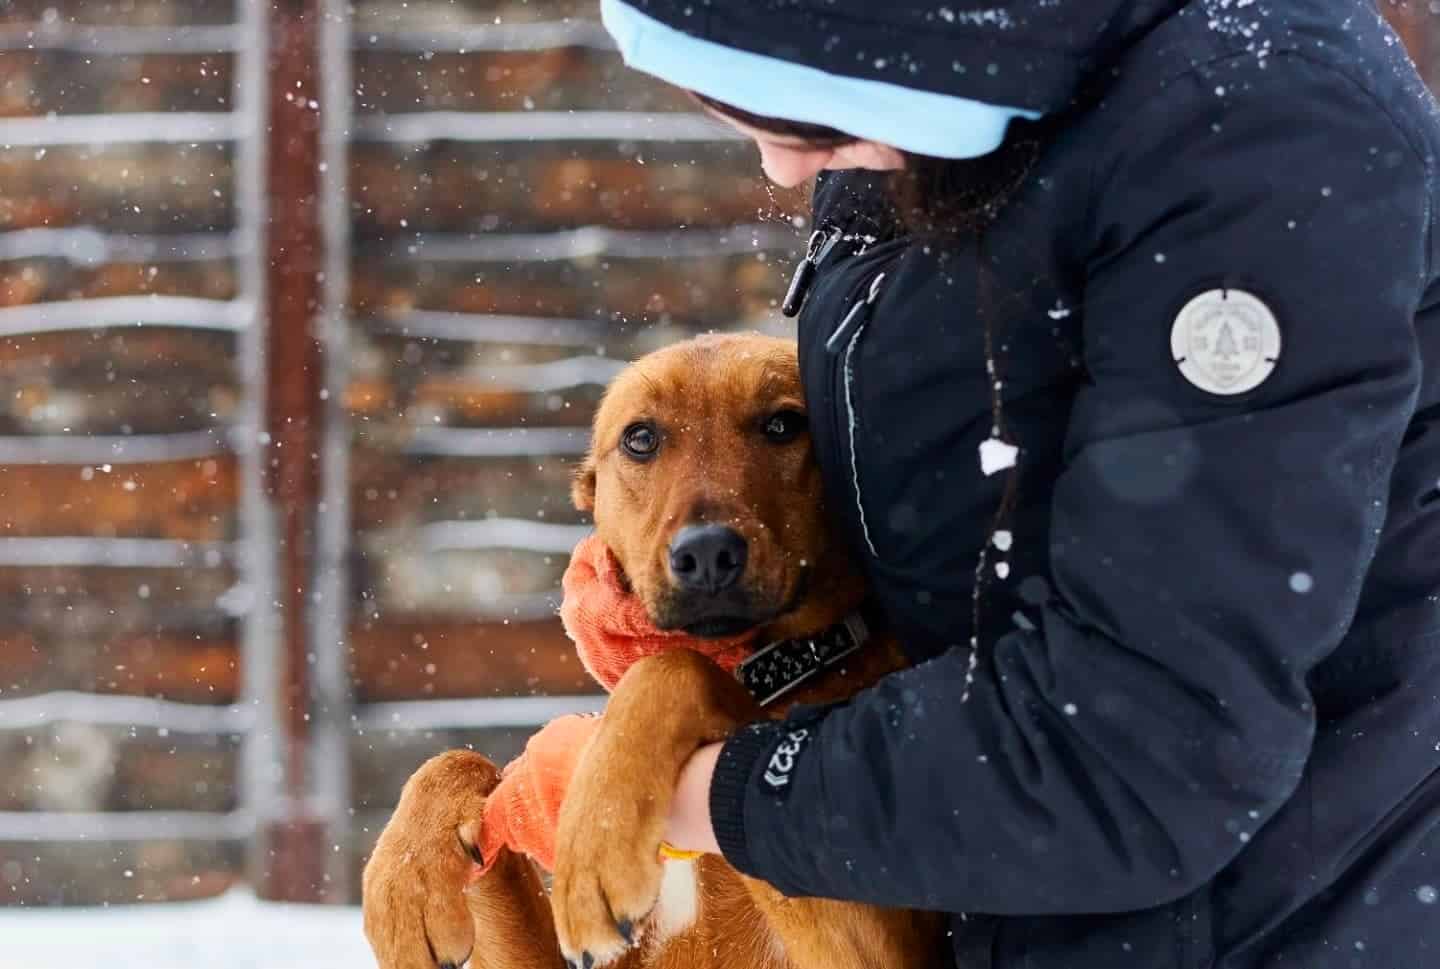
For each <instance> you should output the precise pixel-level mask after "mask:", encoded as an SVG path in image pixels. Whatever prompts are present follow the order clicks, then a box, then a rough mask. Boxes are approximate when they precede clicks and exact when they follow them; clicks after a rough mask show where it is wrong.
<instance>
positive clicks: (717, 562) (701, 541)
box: [670, 525, 748, 592]
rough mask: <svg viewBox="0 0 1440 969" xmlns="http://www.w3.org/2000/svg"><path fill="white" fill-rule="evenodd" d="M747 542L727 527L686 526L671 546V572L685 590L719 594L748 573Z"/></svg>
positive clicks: (677, 534)
mask: <svg viewBox="0 0 1440 969" xmlns="http://www.w3.org/2000/svg"><path fill="white" fill-rule="evenodd" d="M747 554H748V549H747V548H746V546H745V539H744V537H742V536H741V534H740V533H739V532H737V531H735V529H733V528H727V527H725V526H724V525H687V526H686V527H684V528H682V529H680V531H679V532H678V533H676V535H675V538H674V540H673V541H672V542H671V543H670V571H671V572H673V573H675V580H676V581H677V582H679V583H680V585H681V587H682V588H685V589H691V590H694V591H696V592H719V591H721V590H722V589H728V588H730V587H731V586H732V585H734V584H735V583H736V582H737V581H739V579H740V576H741V575H742V574H743V573H744V572H745V558H746V556H747Z"/></svg>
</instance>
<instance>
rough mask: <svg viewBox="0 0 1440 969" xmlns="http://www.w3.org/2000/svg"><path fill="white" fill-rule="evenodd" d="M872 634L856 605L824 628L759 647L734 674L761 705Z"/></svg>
mask: <svg viewBox="0 0 1440 969" xmlns="http://www.w3.org/2000/svg"><path fill="white" fill-rule="evenodd" d="M873 635H874V624H873V621H872V620H871V619H870V618H868V617H867V616H866V615H865V614H863V613H862V611H861V610H858V609H857V610H856V611H854V612H852V613H850V615H848V616H846V617H845V618H844V619H842V620H840V621H839V622H837V623H836V624H835V625H833V626H831V627H830V628H829V629H826V630H825V631H824V632H821V633H817V634H816V635H814V636H808V637H804V638H801V639H781V640H778V641H776V642H773V643H771V644H770V645H768V646H765V647H763V648H762V649H760V650H759V651H758V652H756V653H755V654H754V655H752V656H749V657H747V658H746V659H745V661H744V662H742V663H741V664H740V665H739V666H738V667H737V668H736V670H735V676H736V678H737V679H738V680H739V681H740V682H741V683H743V684H744V685H745V688H746V689H747V690H749V691H750V695H751V696H753V697H754V698H755V701H756V702H757V703H759V704H760V705H761V706H762V707H763V706H765V705H766V704H768V703H771V702H772V701H774V700H775V699H777V698H778V697H781V696H784V695H785V694H786V693H789V692H790V691H791V690H793V689H795V687H797V686H799V685H800V684H801V683H804V682H805V681H806V680H808V679H810V678H811V677H813V676H815V674H817V673H821V672H824V671H825V670H828V669H830V668H831V667H833V666H835V665H836V664H838V663H839V662H840V661H841V660H842V659H844V658H845V657H846V656H849V655H850V654H851V653H853V652H855V651H856V650H858V649H859V648H860V647H861V646H864V645H865V643H866V642H868V641H869V640H870V638H871V636H873Z"/></svg>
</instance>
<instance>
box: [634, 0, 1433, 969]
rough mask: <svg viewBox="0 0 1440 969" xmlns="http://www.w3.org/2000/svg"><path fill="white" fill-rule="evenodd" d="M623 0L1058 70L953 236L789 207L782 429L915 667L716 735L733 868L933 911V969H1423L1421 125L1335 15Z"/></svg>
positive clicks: (1427, 508) (796, 32)
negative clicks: (995, 458) (988, 215)
mask: <svg viewBox="0 0 1440 969" xmlns="http://www.w3.org/2000/svg"><path fill="white" fill-rule="evenodd" d="M638 5H639V6H642V7H643V8H644V9H645V10H646V12H648V13H649V14H650V15H651V16H653V17H657V18H659V19H662V20H666V21H668V22H671V23H673V24H674V25H675V26H677V27H679V28H680V29H682V30H686V31H690V32H695V33H700V34H702V35H704V36H708V37H710V38H711V39H714V40H718V41H720V42H722V43H726V44H733V45H736V46H742V47H748V48H749V49H752V50H757V51H761V52H764V53H769V54H772V55H776V56H782V57H788V58H791V59H797V60H802V61H804V62H807V63H810V64H812V65H813V66H819V67H822V68H823V67H834V68H835V69H837V70H841V71H845V70H849V71H852V72H867V73H870V74H873V75H875V76H881V77H882V79H884V77H885V73H886V71H894V70H896V68H895V67H894V62H895V61H896V60H897V58H894V57H891V58H880V57H873V58H872V57H869V56H867V57H865V58H863V60H861V59H857V58H856V57H855V51H854V50H853V49H852V48H853V46H854V45H855V44H859V43H861V42H862V41H861V40H857V39H856V38H863V45H864V46H865V49H866V51H867V52H870V53H872V54H873V53H874V52H876V51H883V50H885V49H886V46H885V45H892V46H895V45H899V49H900V50H902V51H904V52H905V53H907V54H908V55H911V56H909V57H908V64H909V65H915V66H914V67H911V68H909V73H908V74H903V75H900V76H894V77H889V78H888V79H891V80H895V81H896V82H897V83H907V84H913V85H916V86H922V87H923V86H926V85H932V86H935V87H944V88H945V89H947V90H952V91H953V90H956V89H957V85H959V86H960V88H961V89H962V93H965V94H967V95H968V96H972V97H976V98H981V99H985V100H990V101H993V102H997V103H1001V104H1008V105H1018V106H1025V107H1036V108H1042V109H1044V110H1046V111H1049V112H1055V111H1058V110H1061V109H1064V108H1066V106H1067V105H1070V104H1071V102H1072V101H1074V99H1076V98H1081V97H1088V98H1090V100H1089V101H1082V102H1081V106H1080V107H1078V108H1073V109H1072V110H1073V112H1074V113H1073V115H1072V116H1070V117H1069V118H1068V119H1067V121H1066V123H1065V125H1064V127H1063V129H1062V130H1061V131H1060V133H1059V134H1058V135H1057V136H1056V137H1055V138H1054V139H1053V140H1052V141H1051V142H1050V144H1049V146H1048V148H1047V149H1046V150H1045V152H1044V153H1043V155H1042V156H1041V157H1040V159H1039V161H1038V163H1037V164H1036V166H1035V168H1034V170H1033V172H1032V174H1031V175H1030V177H1029V179H1028V180H1027V181H1026V183H1025V184H1024V186H1023V188H1021V190H1020V191H1019V192H1018V194H1016V195H1015V196H1014V197H1013V199H1012V200H1011V201H1010V203H1009V204H1008V205H1007V206H1006V207H1005V208H1004V210H1003V211H1002V212H1001V214H1000V215H999V217H998V219H997V220H996V221H995V223H994V224H993V225H992V226H991V227H990V228H989V229H988V230H987V231H986V232H985V233H984V237H983V244H982V245H979V246H977V245H976V243H975V242H974V241H973V240H971V241H966V240H960V241H936V240H934V239H924V238H910V237H905V236H897V235H895V234H894V229H893V227H891V226H887V225H885V224H883V223H882V224H877V223H875V222H873V221H872V220H870V218H869V217H868V215H867V213H868V212H869V211H871V210H872V208H873V205H872V203H873V191H872V190H870V189H867V188H865V185H866V184H867V181H868V180H867V179H866V178H865V177H863V176H861V175H844V176H834V177H830V178H827V179H826V180H825V181H824V183H823V185H822V188H821V190H820V191H819V192H818V194H817V198H816V212H815V218H816V222H817V225H818V226H819V227H820V228H821V229H822V230H829V229H831V228H832V227H833V228H835V229H838V230H839V235H838V238H839V241H838V242H837V244H836V245H835V247H834V248H833V249H831V250H830V251H829V253H828V254H827V256H826V258H825V260H824V261H823V262H822V263H821V264H820V266H819V269H818V273H817V276H816V280H815V283H814V285H813V287H812V289H811V291H810V293H809V296H808V299H807V301H806V304H805V306H804V309H803V312H802V314H801V317H800V324H799V327H800V334H799V335H800V341H801V357H802V367H803V371H804V378H805V383H806V393H807V396H808V399H809V408H810V412H811V422H812V429H813V437H814V442H815V446H816V448H817V451H818V455H819V458H820V461H821V465H822V467H823V469H824V472H825V474H826V483H827V489H828V493H829V495H830V497H831V504H832V506H833V509H834V513H835V517H836V527H837V528H839V529H841V530H842V531H843V533H844V534H845V535H846V536H848V538H849V539H850V541H851V544H852V546H853V547H854V549H855V552H856V554H857V555H859V556H862V557H863V560H864V562H865V566H866V570H867V572H868V575H869V578H870V580H871V582H872V584H873V587H874V590H875V593H876V596H877V598H878V600H879V603H880V604H881V605H882V607H883V609H884V611H885V613H886V614H887V616H888V619H889V621H890V622H891V623H892V624H893V626H894V628H895V629H896V630H897V631H898V633H899V635H900V637H901V641H902V642H903V643H904V644H905V646H906V648H907V649H908V650H909V651H910V653H911V654H912V657H913V658H914V660H915V661H916V663H917V665H916V666H915V667H914V668H912V669H910V670H907V671H905V672H902V673H899V674H896V675H893V676H891V677H889V678H887V679H886V680H885V681H884V682H882V683H881V684H880V685H879V686H877V687H876V688H874V689H871V690H869V691H867V692H865V693H863V694H862V695H860V696H859V697H857V698H855V699H854V700H853V701H851V702H848V703H845V704H840V705H836V706H834V707H829V708H823V709H807V710H802V711H799V712H797V713H796V714H794V715H793V717H792V722H790V723H787V724H780V725H759V726H756V727H752V728H749V729H747V730H746V731H744V732H742V733H740V734H738V735H737V736H735V737H734V738H732V739H731V740H730V741H729V742H728V743H727V744H726V746H725V749H724V751H723V754H722V758H721V761H720V765H719V768H718V770H717V773H716V777H715V781H714V784H713V787H712V792H711V806H712V813H713V816H714V822H715V826H716V831H717V835H718V837H719V839H720V843H721V845H722V848H723V850H724V852H725V855H726V857H727V858H728V859H729V860H730V861H731V862H732V863H733V864H734V865H735V866H736V867H738V868H739V869H741V870H742V871H745V872H748V873H751V874H753V875H756V876H758V877H761V878H763V879H766V880H767V881H769V882H771V883H773V884H774V885H775V886H777V887H778V888H780V889H782V890H783V891H785V892H787V893H790V894H797V895H822V896H830V897H836V898H843V899H856V900H863V901H868V902H874V903H880V904H885V905H905V906H918V907H925V908H933V909H940V910H944V911H948V912H954V913H967V914H966V915H965V916H964V917H961V916H959V915H957V917H956V918H955V919H954V921H953V927H954V939H955V948H956V951H957V954H958V955H959V957H960V959H961V964H962V965H963V966H964V967H966V969H980V967H986V966H993V967H996V969H1020V967H1025V969H1131V967H1133V969H1171V967H1188V969H1193V967H1212V966H1216V967H1227V969H1242V967H1243V969H1251V967H1260V966H1267V967H1270V966H1294V967H1300V969H1331V967H1334V969H1341V967H1345V969H1350V967H1373V969H1422V967H1429V966H1436V965H1440V601H1437V593H1440V288H1437V286H1436V280H1437V264H1436V256H1437V239H1436V235H1435V202H1436V196H1437V192H1436V181H1435V178H1436V174H1435V163H1436V158H1437V156H1440V150H1437V149H1440V125H1437V120H1436V112H1435V107H1434V105H1433V103H1432V101H1431V99H1430V96H1429V94H1428V93H1427V92H1426V91H1425V90H1424V89H1423V86H1422V85H1421V83H1420V81H1419V80H1418V78H1417V76H1416V74H1415V72H1414V69H1413V67H1412V66H1411V65H1410V63H1409V62H1408V61H1407V60H1406V58H1405V55H1404V53H1403V51H1402V49H1401V47H1400V46H1399V44H1398V42H1397V41H1396V38H1395V37H1394V36H1393V35H1392V34H1391V32H1390V31H1389V29H1388V28H1387V27H1386V26H1385V25H1384V23H1383V21H1382V20H1381V19H1380V18H1379V16H1378V15H1377V14H1376V12H1375V10H1374V9H1373V7H1372V6H1371V4H1370V3H1369V2H1368V0H1251V2H1246V0H1191V2H1188V3H1179V2H1174V3H1166V2H1149V3H1147V2H1127V0H1091V2H1080V0H1061V2H1058V3H1056V2H1050V3H1045V2H1037V3H1025V4H1020V3H1010V4H1000V6H1003V7H1005V8H1006V9H1007V10H1008V11H1009V12H1010V13H1009V15H1008V16H1007V18H1006V20H1007V22H1008V23H1009V25H1010V26H1009V28H1007V29H1005V30H1003V31H1000V30H996V29H994V28H993V21H992V26H990V27H986V26H976V25H974V24H971V23H969V22H967V21H966V20H965V19H964V18H959V19H958V20H957V19H955V18H948V19H946V20H945V22H944V23H943V24H942V23H940V21H938V20H936V18H935V16H934V13H935V6H934V5H931V4H905V3H891V4H878V3H874V4H872V3H869V2H864V3H861V2H859V0H814V2H809V3H798V4H797V3H785V4H780V3H773V4H763V6H764V7H765V8H766V11H767V12H766V15H765V17H763V18H762V17H759V16H758V15H755V14H754V13H753V10H754V8H755V7H756V6H757V4H736V5H733V6H732V5H728V4H726V5H721V4H709V5H707V4H704V3H698V2H692V0H683V2H682V0H676V2H673V3H669V2H661V0H651V2H648V3H641V4H638ZM741 8H744V9H748V10H751V11H752V13H751V15H750V16H749V19H748V20H743V21H742V18H740V17H739V15H738V14H736V15H735V16H734V18H732V17H731V16H730V14H728V13H727V11H734V10H738V9H741ZM697 10H699V13H696V11H697ZM757 21H758V22H763V23H766V24H768V25H770V26H768V27H766V28H762V29H760V30H759V31H757V30H756V29H755V24H756V22H757ZM1097 25H1100V26H1098V27H1097ZM900 60H907V59H906V58H900ZM956 63H964V64H972V65H986V67H985V69H976V70H970V71H968V73H966V74H965V75H964V77H965V78H968V79H969V80H968V81H963V82H962V81H957V80H956V79H955V77H954V76H953V72H952V65H953V64H956ZM857 64H858V65H859V66H857ZM885 64H888V65H889V66H888V67H886V66H884V65H885ZM942 73H944V74H945V75H946V76H945V77H943V78H942V77H940V74H942ZM966 84H969V85H971V86H970V87H968V88H967V87H964V85H966ZM935 123H936V124H943V123H944V119H943V118H936V119H935ZM882 274H883V278H882ZM877 279H878V280H880V282H879V283H876V282H875V281H876V280H877ZM872 292H873V293H874V299H873V301H872V300H870V299H869V297H870V296H871V294H872ZM857 303H860V304H862V305H861V308H860V309H859V310H858V311H857V312H856V313H855V314H854V315H853V316H851V315H850V311H851V309H852V308H853V307H855V305H856V304H857ZM847 316H850V323H849V326H848V327H847V328H846V329H844V330H843V331H841V332H840V333H838V334H837V333H836V329H837V326H839V324H840V322H841V321H842V320H843V319H845V318H846V317H847ZM987 330H988V333H989V339H990V342H991V350H990V352H989V353H988V354H987V349H986V333H987ZM992 371H993V372H992ZM1237 374H1248V375H1249V376H1248V377H1246V378H1244V379H1242V378H1241V377H1237ZM1227 381H1228V383H1227ZM1237 381H1240V382H1239V383H1238V384H1237ZM1251 382H1254V384H1255V385H1254V386H1253V387H1250V389H1248V390H1246V391H1245V392H1243V393H1235V392H1232V391H1234V390H1235V389H1236V387H1237V386H1242V387H1243V386H1246V385H1248V384H1249V383H1251ZM993 390H998V396H999V400H1000V406H999V409H998V412H997V411H996V409H995V408H993V407H992V391H993ZM992 435H998V437H999V438H1000V439H1002V440H1004V441H1006V442H1009V443H1011V444H1014V445H1016V446H1018V447H1019V449H1020V451H1019V458H1018V463H1017V464H1016V465H1015V466H1014V467H1013V468H1010V469H1002V470H1001V471H999V472H996V473H994V474H992V475H989V476H986V475H984V474H982V472H981V468H980V464H979V461H978V457H977V451H978V449H979V447H980V445H981V444H982V442H984V441H985V440H986V439H987V438H990V437H992ZM992 447H993V445H992ZM1007 489H1011V490H1012V491H1013V494H1012V498H1011V501H1010V502H1009V504H1010V507H1009V508H1008V509H1007V510H1005V511H1004V512H1003V514H1002V515H1001V520H1000V521H999V523H998V528H999V531H998V532H996V533H994V534H992V530H993V529H994V528H995V527H996V525H995V519H996V516H997V512H1000V511H1001V509H1000V505H1001V501H1002V496H1003V495H1005V494H1006V492H1007ZM982 551H984V558H983V559H982V558H981V555H982ZM977 564H978V565H979V566H980V567H979V569H978V573H977ZM977 574H978V575H980V576H981V577H982V578H983V584H982V588H981V595H980V599H979V604H978V612H979V615H980V623H979V627H978V628H972V618H973V615H974V613H975V610H976V604H975V603H974V602H972V594H973V592H974V589H975V583H976V578H977ZM972 637H973V649H972ZM972 657H973V660H974V669H973V672H972V671H971V663H972ZM799 725H804V726H806V727H807V730H806V733H805V734H803V737H804V739H803V740H802V741H800V742H798V743H797V742H795V741H794V740H791V741H790V746H789V748H788V749H791V750H793V749H795V748H796V747H798V753H797V754H795V756H794V757H793V758H790V757H786V758H784V766H785V767H786V768H787V771H788V772H787V774H786V778H787V782H786V783H785V784H784V785H783V786H779V787H777V786H775V785H774V784H773V783H771V782H769V781H767V780H766V778H765V773H766V769H767V765H772V766H773V764H772V760H771V759H772V755H773V754H774V752H775V750H776V748H777V746H778V745H779V744H780V743H781V742H782V741H784V740H785V738H786V736H787V735H789V734H790V733H791V731H792V730H794V729H795V728H796V727H797V726H799ZM795 736H802V735H799V734H795Z"/></svg>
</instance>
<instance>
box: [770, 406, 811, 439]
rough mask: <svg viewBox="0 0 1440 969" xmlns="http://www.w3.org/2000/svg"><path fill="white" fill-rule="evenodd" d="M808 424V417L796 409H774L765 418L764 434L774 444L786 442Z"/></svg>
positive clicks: (802, 432) (801, 432)
mask: <svg viewBox="0 0 1440 969" xmlns="http://www.w3.org/2000/svg"><path fill="white" fill-rule="evenodd" d="M809 426H810V419H809V418H808V417H806V416H805V415H804V414H802V413H800V412H799V411H798V410H782V411H776V412H775V413H774V414H771V415H770V416H769V417H768V418H766V419H765V436H766V437H768V438H769V439H770V440H771V441H774V442H775V443H776V444H788V443H790V442H791V441H793V440H795V439H796V438H797V437H799V436H800V435H801V434H804V433H805V429H806V428H808V427H809Z"/></svg>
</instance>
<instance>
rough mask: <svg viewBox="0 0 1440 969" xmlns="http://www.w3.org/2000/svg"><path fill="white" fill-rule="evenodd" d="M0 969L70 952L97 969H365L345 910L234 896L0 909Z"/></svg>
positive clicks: (367, 961) (366, 952)
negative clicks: (101, 905) (100, 968)
mask: <svg viewBox="0 0 1440 969" xmlns="http://www.w3.org/2000/svg"><path fill="white" fill-rule="evenodd" d="M0 939H3V940H4V944H3V945H0V969H52V967H53V966H55V964H56V962H57V958H58V960H59V961H61V962H65V961H73V960H71V959H69V958H67V957H65V956H63V955H61V953H64V952H66V951H70V950H73V949H74V947H75V946H76V945H79V946H81V947H82V949H83V950H84V957H83V958H82V960H81V961H83V962H85V963H86V964H93V965H103V966H105V967H106V969H195V967H196V966H204V967H205V969H369V967H372V966H374V965H375V958H374V956H373V955H371V953H370V947H369V945H368V944H367V943H366V942H365V936H364V933H363V932H362V930H361V927H360V910H359V909H358V908H354V907H350V906H328V905H288V904H278V903H274V902H261V901H258V900H257V899H256V898H255V897H254V896H252V895H250V894H249V893H248V892H246V891H233V892H230V893H228V894H226V895H223V896H221V897H219V898H216V899H211V900H208V901H204V902H172V903H166V904H154V905H148V904H139V905H115V906H111V907H109V908H0Z"/></svg>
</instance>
